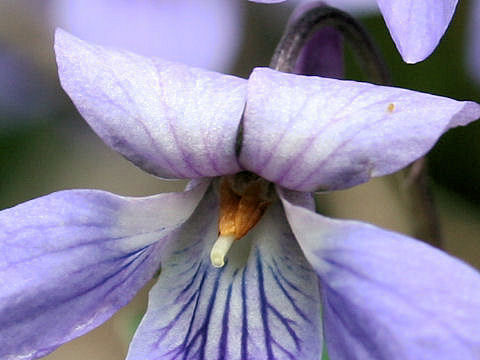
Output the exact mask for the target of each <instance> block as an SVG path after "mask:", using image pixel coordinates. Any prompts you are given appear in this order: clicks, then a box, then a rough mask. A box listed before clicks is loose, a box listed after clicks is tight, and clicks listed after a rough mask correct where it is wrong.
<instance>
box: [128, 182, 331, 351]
mask: <svg viewBox="0 0 480 360" xmlns="http://www.w3.org/2000/svg"><path fill="white" fill-rule="evenodd" d="M217 217H218V200H217V195H216V194H215V193H213V191H212V192H211V193H210V194H208V195H206V196H205V198H204V199H203V202H202V203H201V205H200V206H199V208H198V210H197V211H196V212H195V213H194V215H193V216H192V218H191V219H190V220H189V221H188V222H187V223H186V224H184V225H183V226H182V228H181V231H180V232H179V233H178V236H177V239H176V240H175V241H174V242H173V243H174V244H175V245H176V247H175V248H174V249H172V251H173V254H172V256H171V258H170V259H168V261H165V262H163V263H162V273H161V275H160V278H159V281H158V283H157V284H156V285H155V286H154V288H153V289H152V290H151V292H150V299H149V305H148V310H147V314H146V315H145V317H144V319H143V321H142V323H141V324H140V327H139V329H138V330H137V333H136V334H135V337H134V339H133V342H132V344H131V346H130V350H129V355H128V360H144V359H156V360H167V359H209V360H223V359H228V360H244V359H253V360H254V359H258V360H264V359H292V360H295V359H302V360H318V359H319V358H320V354H321V353H322V327H321V319H320V316H321V307H320V295H319V292H318V284H317V280H316V278H317V277H316V275H315V273H314V272H313V271H312V269H311V267H310V266H309V265H308V263H307V262H306V260H305V257H304V256H303V254H302V253H301V251H300V249H299V247H298V245H297V243H296V241H295V239H294V237H293V235H292V233H291V231H290V229H289V227H288V224H287V223H286V219H285V215H284V213H283V211H282V209H281V206H280V203H279V201H277V202H276V203H274V204H272V205H271V206H270V207H269V209H268V210H267V212H266V213H265V215H264V217H263V219H262V220H261V221H260V222H259V223H258V224H257V225H256V226H255V228H254V229H253V230H251V232H250V233H249V234H248V235H247V237H245V238H242V239H240V240H239V241H238V242H237V243H236V244H234V246H233V247H232V249H231V250H230V252H229V254H228V259H227V263H226V265H225V266H224V267H223V268H221V269H217V268H214V267H213V266H212V265H211V264H210V259H209V252H210V250H211V247H212V246H213V243H214V241H215V240H216V238H217V236H218V225H217ZM247 256H248V259H247Z"/></svg>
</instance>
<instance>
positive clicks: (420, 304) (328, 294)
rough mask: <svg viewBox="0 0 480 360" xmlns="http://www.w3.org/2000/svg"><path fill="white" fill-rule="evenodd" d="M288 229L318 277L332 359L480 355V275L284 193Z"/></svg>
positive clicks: (439, 254) (412, 242)
mask: <svg viewBox="0 0 480 360" xmlns="http://www.w3.org/2000/svg"><path fill="white" fill-rule="evenodd" d="M283 205H284V207H285V212H286V214H287V218H288V221H289V223H290V225H291V227H292V231H293V233H294V235H295V237H296V239H297V240H298V242H299V244H300V247H301V248H302V250H303V252H304V254H305V256H306V257H307V259H308V261H309V262H310V264H311V265H312V266H313V267H314V269H315V271H316V272H317V274H318V276H319V277H320V282H321V294H322V298H323V301H322V302H323V306H324V309H323V311H324V330H325V339H326V344H327V349H328V353H329V356H330V358H331V359H336V360H352V359H379V360H380V359H381V360H396V359H398V360H417V359H439V360H452V359H459V360H460V359H462V360H463V359H468V360H474V359H478V358H479V357H480V331H479V330H480V274H479V273H478V272H477V271H475V270H474V269H473V268H471V267H470V266H468V265H466V264H465V263H463V262H461V261H459V260H457V259H455V258H453V257H451V256H449V255H447V254H445V253H444V252H442V251H440V250H438V249H435V248H433V247H431V246H429V245H427V244H425V243H422V242H420V241H417V240H414V239H411V238H408V237H406V236H404V235H400V234H397V233H394V232H390V231H386V230H382V229H379V228H377V227H375V226H372V225H368V224H364V223H361V222H356V221H342V220H332V219H328V218H325V217H323V216H321V215H319V214H316V213H314V212H313V211H311V210H307V209H305V208H303V207H301V206H298V205H296V204H295V203H294V202H291V201H290V200H289V194H288V193H286V192H285V193H284V199H283Z"/></svg>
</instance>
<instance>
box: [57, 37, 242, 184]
mask: <svg viewBox="0 0 480 360" xmlns="http://www.w3.org/2000/svg"><path fill="white" fill-rule="evenodd" d="M55 52H56V55H57V63H58V68H59V76H60V81H61V83H62V86H63V88H64V89H65V91H66V92H67V93H68V94H69V96H70V97H71V98H72V100H73V102H74V104H75V105H76V106H77V108H78V110H79V112H80V113H81V114H82V116H83V117H84V118H85V120H86V121H87V122H88V123H89V124H90V126H91V127H92V128H93V130H95V132H96V133H97V134H98V135H99V136H100V137H101V138H102V140H103V141H105V143H107V144H108V145H109V146H111V147H112V148H113V149H114V150H116V151H118V152H119V153H121V154H122V155H123V156H125V157H126V158H128V159H129V160H130V161H132V162H133V163H134V164H136V165H137V166H139V167H140V168H142V169H143V170H145V171H147V172H150V173H152V174H154V175H158V176H161V177H166V178H200V177H207V176H217V175H224V174H231V173H235V172H237V171H239V167H238V164H237V160H236V156H235V143H236V137H237V129H238V125H239V123H240V118H241V116H242V112H243V108H244V105H245V95H246V80H244V79H240V78H236V77H233V76H229V75H223V74H219V73H215V72H210V71H206V70H201V69H197V68H192V67H188V66H185V65H180V64H177V63H172V62H168V61H164V60H161V59H158V58H145V57H142V56H139V55H135V54H132V53H129V52H125V51H119V50H112V49H109V48H104V47H101V46H95V45H91V44H88V43H86V42H84V41H81V40H79V39H77V38H75V37H74V36H72V35H70V34H68V33H66V32H65V31H63V30H60V29H58V30H57V32H56V36H55Z"/></svg>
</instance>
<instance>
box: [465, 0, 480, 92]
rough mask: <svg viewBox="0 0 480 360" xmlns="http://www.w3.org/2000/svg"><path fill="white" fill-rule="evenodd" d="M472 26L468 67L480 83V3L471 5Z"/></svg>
mask: <svg viewBox="0 0 480 360" xmlns="http://www.w3.org/2000/svg"><path fill="white" fill-rule="evenodd" d="M470 6H471V7H472V8H471V9H470V24H469V30H470V31H469V33H468V37H469V39H468V42H467V54H468V65H469V69H470V73H471V75H472V76H473V78H474V79H475V80H477V81H478V82H479V83H480V1H479V0H473V1H472V2H471V3H470Z"/></svg>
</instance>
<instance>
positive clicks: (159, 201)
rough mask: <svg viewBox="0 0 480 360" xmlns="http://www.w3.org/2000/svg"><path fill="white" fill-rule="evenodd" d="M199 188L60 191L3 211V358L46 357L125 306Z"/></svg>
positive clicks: (0, 222) (0, 315)
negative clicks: (148, 192) (133, 194)
mask: <svg viewBox="0 0 480 360" xmlns="http://www.w3.org/2000/svg"><path fill="white" fill-rule="evenodd" d="M206 186H207V185H206V184H198V185H197V186H195V187H193V188H192V189H191V190H190V191H187V192H184V193H178V194H161V195H157V196H152V197H147V198H124V197H120V196H116V195H112V194H110V193H106V192H103V191H95V190H71V191H62V192H57V193H53V194H50V195H47V196H44V197H41V198H38V199H35V200H32V201H29V202H26V203H23V204H21V205H18V206H15V207H13V208H10V209H7V210H4V211H2V212H0V358H1V359H5V360H20V359H22V360H29V359H36V358H38V357H42V356H45V355H46V354H48V353H49V352H51V351H53V350H55V348H57V347H58V346H59V345H61V344H63V343H64V342H66V341H69V340H71V339H73V338H75V337H77V336H80V335H82V334H84V333H86V332H88V331H89V330H91V329H93V328H95V327H97V326H98V325H100V324H101V323H103V322H104V321H106V320H107V319H108V318H109V317H110V316H111V315H112V314H113V313H114V312H115V311H117V310H118V309H119V308H120V307H122V306H124V305H125V304H127V303H128V302H129V301H130V299H131V298H132V297H133V296H134V295H135V294H136V292H137V291H138V290H139V289H140V288H141V287H142V286H143V285H144V284H145V283H146V282H147V281H148V280H149V279H150V278H151V277H152V276H153V275H154V273H155V272H156V271H157V270H158V267H159V263H160V259H161V255H162V249H163V248H164V247H165V244H166V243H167V242H168V239H169V235H170V233H171V231H172V230H173V229H175V228H176V227H177V226H178V225H179V224H181V223H182V222H183V221H185V220H186V219H187V218H188V217H189V215H190V214H191V213H192V212H193V210H194V208H195V207H196V205H197V204H198V202H199V200H200V198H201V196H202V195H203V193H204V191H205V189H206Z"/></svg>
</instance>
